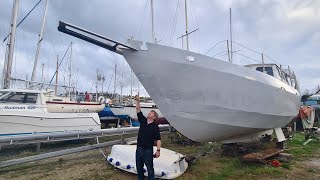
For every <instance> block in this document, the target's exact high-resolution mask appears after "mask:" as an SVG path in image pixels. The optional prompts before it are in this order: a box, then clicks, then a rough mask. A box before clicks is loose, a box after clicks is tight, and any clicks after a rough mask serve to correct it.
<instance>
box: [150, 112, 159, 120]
mask: <svg viewBox="0 0 320 180" xmlns="http://www.w3.org/2000/svg"><path fill="white" fill-rule="evenodd" d="M150 112H152V113H153V115H154V117H156V118H155V120H157V119H158V113H157V112H156V111H155V110H151V111H150Z"/></svg>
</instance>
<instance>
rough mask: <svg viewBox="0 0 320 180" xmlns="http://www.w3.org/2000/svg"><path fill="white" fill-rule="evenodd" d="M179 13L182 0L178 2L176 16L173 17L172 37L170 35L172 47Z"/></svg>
mask: <svg viewBox="0 0 320 180" xmlns="http://www.w3.org/2000/svg"><path fill="white" fill-rule="evenodd" d="M179 11H180V0H178V2H177V6H176V11H175V15H174V17H173V26H172V31H171V35H170V46H171V45H172V43H173V36H174V33H175V31H176V26H177V20H178V17H179Z"/></svg>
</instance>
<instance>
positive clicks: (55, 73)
mask: <svg viewBox="0 0 320 180" xmlns="http://www.w3.org/2000/svg"><path fill="white" fill-rule="evenodd" d="M71 44H72V43H70V44H69V46H68V48H67V50H66V52H65V53H64V55H63V57H62V59H61V61H60V63H59V65H58V69H59V68H60V66H61V64H62V62H63V60H64V58H65V57H66V55H67V52H68V51H69V49H70V47H71ZM56 75H57V71H55V72H54V74H53V76H52V78H51V80H50V81H49V84H51V82H52V80H53V78H54V77H55V76H56ZM48 87H49V85H48ZM48 87H47V88H48Z"/></svg>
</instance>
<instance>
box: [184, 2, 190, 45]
mask: <svg viewBox="0 0 320 180" xmlns="http://www.w3.org/2000/svg"><path fill="white" fill-rule="evenodd" d="M184 11H185V18H186V38H187V51H189V36H188V6H187V0H184Z"/></svg>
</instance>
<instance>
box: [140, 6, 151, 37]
mask: <svg viewBox="0 0 320 180" xmlns="http://www.w3.org/2000/svg"><path fill="white" fill-rule="evenodd" d="M148 4H149V0H146V5H145V7H144V16H143V19H142V22H141V26H140V30H139V36H141V32H142V28H143V25H144V22H145V19H146V16H147V12H148V9H149V6H148ZM141 39H142V38H141Z"/></svg>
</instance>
